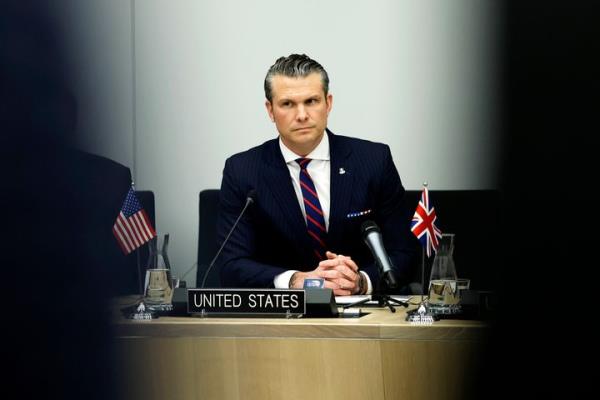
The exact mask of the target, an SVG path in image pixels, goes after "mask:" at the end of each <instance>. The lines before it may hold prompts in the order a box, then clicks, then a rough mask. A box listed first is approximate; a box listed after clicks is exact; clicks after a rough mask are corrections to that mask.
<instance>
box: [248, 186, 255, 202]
mask: <svg viewBox="0 0 600 400" xmlns="http://www.w3.org/2000/svg"><path fill="white" fill-rule="evenodd" d="M255 201H256V190H254V189H251V190H250V191H249V192H248V196H246V202H247V203H249V204H252V203H254V202H255Z"/></svg>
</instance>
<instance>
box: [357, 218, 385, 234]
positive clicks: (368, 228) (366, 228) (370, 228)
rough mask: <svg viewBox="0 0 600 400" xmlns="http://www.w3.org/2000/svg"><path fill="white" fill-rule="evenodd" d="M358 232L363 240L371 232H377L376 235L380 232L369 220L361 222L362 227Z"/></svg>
mask: <svg viewBox="0 0 600 400" xmlns="http://www.w3.org/2000/svg"><path fill="white" fill-rule="evenodd" d="M360 230H361V232H362V234H363V238H365V237H366V236H367V235H368V234H369V233H371V232H378V233H380V232H381V231H380V230H379V227H378V226H377V224H376V223H375V222H373V221H371V220H367V221H365V222H363V223H362V225H361V226H360Z"/></svg>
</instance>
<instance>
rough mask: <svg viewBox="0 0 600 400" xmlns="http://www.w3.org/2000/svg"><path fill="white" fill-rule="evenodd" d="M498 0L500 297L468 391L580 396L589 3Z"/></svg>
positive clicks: (587, 272)
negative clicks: (474, 384) (501, 11)
mask: <svg viewBox="0 0 600 400" xmlns="http://www.w3.org/2000/svg"><path fill="white" fill-rule="evenodd" d="M504 7H505V15H504V17H505V19H504V23H503V28H504V37H503V54H502V55H501V57H500V59H502V60H503V62H502V68H500V71H501V72H502V76H501V82H500V85H499V87H500V88H501V92H502V96H503V101H502V118H501V121H502V131H503V132H504V135H503V140H504V148H503V151H504V154H503V157H502V158H503V161H504V163H503V176H502V191H503V193H504V198H505V203H504V212H503V215H505V219H504V227H503V233H502V237H503V238H504V243H503V244H502V248H503V249H505V251H504V253H503V254H502V256H503V259H502V265H503V268H504V271H503V274H502V276H503V279H502V282H501V292H500V294H501V304H502V307H501V310H500V311H501V312H500V314H499V319H498V321H497V322H498V324H497V326H495V329H494V330H493V338H492V341H491V345H490V346H489V348H488V354H487V357H486V361H487V362H486V367H485V368H482V369H481V370H480V377H479V379H478V382H479V387H478V389H479V394H480V396H477V397H478V398H484V397H485V398H494V399H495V398H498V399H504V398H513V397H518V398H521V397H524V398H528V397H533V398H546V397H549V398H558V397H568V398H580V397H584V395H586V394H587V393H588V392H591V393H593V390H594V389H593V388H592V385H593V384H594V383H595V379H594V378H593V377H592V371H593V368H587V367H584V366H583V365H585V363H587V362H589V361H591V360H593V359H594V358H595V357H594V355H593V352H594V348H595V347H596V346H595V341H596V339H595V337H594V334H593V329H592V328H591V325H592V324H594V322H593V319H595V318H597V314H595V308H596V307H595V305H596V304H597V300H595V299H594V298H592V293H594V292H595V287H594V285H593V280H594V277H595V275H596V274H595V269H596V268H597V267H596V264H597V262H594V261H593V260H594V256H593V254H594V250H595V246H596V243H597V235H596V234H594V233H595V232H594V231H595V230H596V229H597V228H596V227H597V220H598V218H597V211H596V210H595V208H596V206H595V203H594V201H593V200H594V199H595V197H596V196H595V194H594V192H595V186H596V185H597V177H596V174H597V172H596V170H597V168H594V165H595V164H596V162H595V160H596V158H597V155H596V152H597V150H596V149H597V146H595V145H594V142H595V141H596V139H595V138H594V136H596V135H597V132H600V129H599V126H598V121H599V119H598V104H600V102H599V99H598V94H599V93H600V91H599V82H600V79H599V75H598V71H599V70H600V69H599V68H598V63H597V59H598V57H597V54H599V53H600V46H599V40H598V38H599V37H600V36H599V35H598V23H597V21H598V20H599V19H598V10H597V5H596V4H594V2H592V1H570V2H566V1H561V2H548V1H543V2H542V1H527V2H523V1H510V2H507V3H506V4H505V6H504ZM586 358H587V360H586Z"/></svg>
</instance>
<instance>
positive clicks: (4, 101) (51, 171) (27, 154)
mask: <svg viewBox="0 0 600 400" xmlns="http://www.w3.org/2000/svg"><path fill="white" fill-rule="evenodd" d="M43 4H47V3H46V2H39V3H38V2H32V1H31V2H30V1H3V2H2V3H1V5H0V61H1V62H0V132H1V139H0V143H1V144H0V171H2V172H1V174H2V179H1V182H2V194H1V196H0V204H1V210H2V212H3V218H2V220H3V224H2V232H3V235H2V244H3V251H2V253H1V254H2V256H3V257H2V259H1V260H0V263H1V267H0V268H2V270H3V273H2V274H0V276H2V277H3V278H4V279H3V280H2V288H3V290H2V291H0V296H2V300H3V304H4V307H3V309H4V310H6V311H7V313H6V314H5V316H3V320H4V321H3V322H4V323H3V329H2V346H3V347H4V349H3V352H2V354H3V355H6V357H5V358H4V357H3V358H4V360H3V361H4V363H5V365H6V366H7V368H4V371H5V372H4V373H3V374H2V375H3V380H5V382H4V383H3V389H4V396H3V397H4V398H11V397H14V398H19V399H29V398H49V399H112V398H115V397H116V393H115V390H114V384H113V377H112V376H111V373H112V372H111V371H113V369H114V368H112V347H111V332H110V325H109V318H110V313H109V308H108V304H109V296H110V286H109V285H108V284H107V282H109V279H110V265H109V264H107V262H106V261H105V255H106V249H108V248H110V246H115V247H116V244H115V243H114V239H113V238H112V234H111V228H112V224H113V222H114V219H115V217H116V215H117V213H118V210H119V208H120V206H121V204H122V201H123V198H124V195H125V193H126V191H127V189H128V187H129V184H130V174H129V170H128V169H127V168H125V167H123V166H121V165H119V164H117V163H114V162H112V161H110V160H107V159H104V158H101V157H97V156H92V155H90V154H86V153H82V152H79V151H77V150H74V149H72V148H71V146H70V144H71V143H70V138H71V137H72V135H73V133H74V128H75V125H76V114H77V102H76V100H75V98H74V97H73V94H72V92H71V90H70V89H69V87H68V85H67V82H68V77H67V76H65V70H64V63H63V60H64V57H63V54H61V43H60V42H59V40H58V30H57V27H56V26H53V20H54V19H53V18H52V14H51V13H50V12H49V10H47V9H45V8H44V7H43Z"/></svg>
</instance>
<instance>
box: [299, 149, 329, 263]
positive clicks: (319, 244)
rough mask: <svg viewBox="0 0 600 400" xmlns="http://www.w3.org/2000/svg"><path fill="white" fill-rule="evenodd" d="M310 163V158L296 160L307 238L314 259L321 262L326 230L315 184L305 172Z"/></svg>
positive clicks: (323, 257)
mask: <svg viewBox="0 0 600 400" xmlns="http://www.w3.org/2000/svg"><path fill="white" fill-rule="evenodd" d="M310 161H311V159H310V158H298V159H297V160H296V162H297V163H298V165H299V166H300V188H301V190H302V198H303V201H304V210H305V211H306V227H307V231H308V236H309V238H310V241H311V243H312V247H313V252H314V255H315V257H316V258H317V259H318V260H319V261H321V260H324V259H325V250H326V249H327V246H326V245H325V237H326V236H327V230H326V229H325V217H324V216H323V210H322V209H321V203H320V202H319V196H318V195H317V190H316V189H315V184H314V182H313V180H312V178H311V177H310V175H309V174H308V171H307V170H306V167H308V164H309V163H310Z"/></svg>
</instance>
